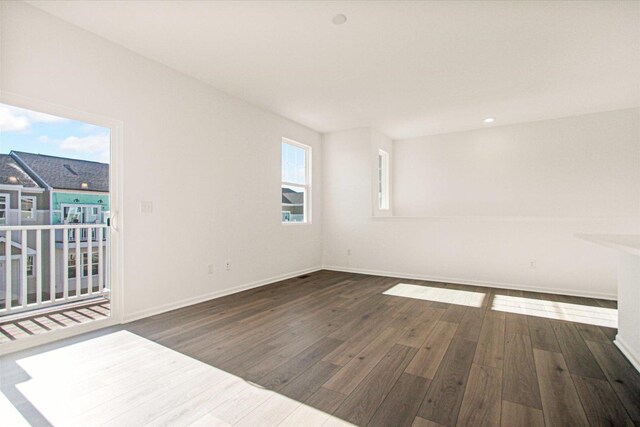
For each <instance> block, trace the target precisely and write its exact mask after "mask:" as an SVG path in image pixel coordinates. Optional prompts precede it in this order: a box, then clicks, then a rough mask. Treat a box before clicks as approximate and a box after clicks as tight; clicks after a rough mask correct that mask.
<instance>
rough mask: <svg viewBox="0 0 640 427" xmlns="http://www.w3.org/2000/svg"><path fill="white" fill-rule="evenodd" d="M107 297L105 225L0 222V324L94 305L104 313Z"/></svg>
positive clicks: (107, 271) (106, 230)
mask: <svg viewBox="0 0 640 427" xmlns="http://www.w3.org/2000/svg"><path fill="white" fill-rule="evenodd" d="M7 260H10V261H9V262H8V261H7ZM109 301H110V287H109V233H108V227H107V226H106V225H105V224H74V225H24V226H5V227H0V325H5V324H8V323H12V322H20V321H21V320H25V319H30V318H36V317H38V316H40V315H42V313H65V312H68V311H69V310H79V309H85V308H86V307H91V306H100V307H101V308H100V309H98V310H97V311H98V312H100V313H101V315H102V314H104V313H103V312H104V310H105V307H107V308H106V310H107V312H108V310H109V309H108V307H109ZM87 313H89V312H85V315H86V314H87ZM47 315H49V314H47ZM66 316H67V317H68V315H66ZM72 317H73V316H72ZM84 317H87V316H84ZM84 317H83V319H84ZM88 317H89V318H91V315H89V316H88ZM95 317H96V318H99V317H100V316H98V315H96V316H95ZM102 317H104V316H102ZM84 320H86V319H84ZM63 323H64V322H63ZM72 323H73V322H72ZM18 328H19V329H22V330H23V331H24V329H25V328H24V327H22V328H20V327H19V326H18ZM45 329H46V328H45ZM0 334H4V335H5V336H7V334H6V333H4V332H2V328H1V327H0ZM18 335H20V334H18ZM3 338H5V337H3ZM9 339H17V338H16V337H15V336H13V335H12V337H10V338H9Z"/></svg>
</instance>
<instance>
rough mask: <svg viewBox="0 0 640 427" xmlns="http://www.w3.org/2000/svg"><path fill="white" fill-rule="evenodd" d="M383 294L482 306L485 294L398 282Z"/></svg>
mask: <svg viewBox="0 0 640 427" xmlns="http://www.w3.org/2000/svg"><path fill="white" fill-rule="evenodd" d="M383 294H384V295H392V296H396V297H405V298H414V299H421V300H424V301H436V302H444V303H447V304H458V305H466V306H469V307H482V302H483V301H484V297H485V294H484V293H482V292H470V291H460V290H457V289H447V288H434V287H431V286H419V285H409V284H407V283H399V284H397V285H395V286H394V287H392V288H391V289H387V290H386V291H384V292H383Z"/></svg>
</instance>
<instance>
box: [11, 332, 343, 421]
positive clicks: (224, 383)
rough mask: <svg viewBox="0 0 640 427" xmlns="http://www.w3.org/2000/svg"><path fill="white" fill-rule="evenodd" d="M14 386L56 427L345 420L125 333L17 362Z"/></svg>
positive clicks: (99, 338)
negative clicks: (19, 372)
mask: <svg viewBox="0 0 640 427" xmlns="http://www.w3.org/2000/svg"><path fill="white" fill-rule="evenodd" d="M17 364H18V366H19V367H20V368H22V369H23V370H24V372H25V373H26V374H27V375H28V377H29V378H30V379H29V380H27V381H25V382H22V383H19V384H17V385H16V388H17V389H18V390H19V391H20V393H22V395H24V397H25V398H26V399H27V400H28V401H29V402H30V403H31V404H32V405H33V407H35V409H36V410H37V411H38V412H39V413H40V414H41V415H42V416H43V417H44V418H46V420H47V421H49V422H50V423H52V424H53V425H59V426H88V425H96V424H100V425H112V426H124V425H131V426H133V425H135V426H142V425H154V426H156V425H192V423H195V424H197V425H207V426H229V425H234V426H235V425H237V426H256V425H259V424H261V423H262V424H268V425H281V426H301V425H305V426H314V425H315V426H321V425H322V426H348V425H350V424H348V423H346V422H344V421H342V420H339V419H337V418H334V417H332V416H331V415H329V414H325V413H324V412H321V411H319V410H317V409H314V408H312V407H310V406H306V405H304V404H302V403H300V402H296V401H295V400H293V399H289V398H288V397H285V396H282V395H280V394H278V393H276V392H273V391H270V390H266V389H264V388H262V387H260V386H257V385H255V384H252V383H249V382H247V381H245V380H243V379H242V378H238V377H236V376H234V375H231V374H229V373H227V372H225V371H223V370H220V369H217V368H215V367H213V366H210V365H207V364H205V363H202V362H199V361H197V360H195V359H192V358H190V357H187V356H185V355H183V354H180V353H178V352H176V351H173V350H171V349H168V348H166V347H163V346H161V345H159V344H156V343H154V342H152V341H149V340H147V339H145V338H142V337H139V336H137V335H135V334H132V333H130V332H127V331H118V332H114V333H111V334H108V335H105V336H101V337H98V338H93V339H90V340H87V341H84V342H80V343H77V344H73V345H70V346H67V347H62V348H59V349H56V350H52V351H48V352H44V353H41V354H37V355H35V356H31V357H27V358H24V359H20V360H18V361H17Z"/></svg>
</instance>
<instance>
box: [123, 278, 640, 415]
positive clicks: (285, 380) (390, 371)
mask: <svg viewBox="0 0 640 427" xmlns="http://www.w3.org/2000/svg"><path fill="white" fill-rule="evenodd" d="M398 283H408V284H414V285H422V286H431V287H439V288H446V289H452V290H465V291H473V292H481V293H484V294H485V298H484V300H483V303H482V306H481V307H473V306H465V305H456V304H447V303H444V302H435V301H424V300H419V299H413V298H405V297H398V296H389V295H383V294H382V293H383V292H384V291H386V290H387V289H389V288H391V287H392V286H394V285H396V284H398ZM496 295H511V296H520V297H525V298H531V299H535V300H540V299H542V300H550V301H557V302H567V303H571V304H580V305H585V306H593V307H605V308H612V307H615V303H612V302H611V301H603V300H595V299H589V298H577V297H568V296H567V297H565V296H560V295H546V294H539V293H527V292H520V291H506V290H499V289H492V288H481V287H473V286H463V285H452V284H443V283H432V282H421V281H415V280H404V279H402V280H401V279H394V278H384V277H374V276H366V275H357V274H349V273H338V272H330V271H320V272H317V273H314V274H311V275H308V276H306V277H301V278H294V279H290V280H286V281H283V282H279V283H276V284H273V285H269V286H266V287H262V288H258V289H254V290H250V291H247V292H242V293H239V294H235V295H231V296H228V297H225V298H221V299H217V300H212V301H209V302H206V303H202V304H198V305H194V306H191V307H188V308H184V309H180V310H176V311H172V312H169V313H164V314H161V315H158V316H154V317H150V318H147V319H143V320H140V321H138V322H135V323H132V324H129V325H126V327H125V329H127V330H129V331H131V332H133V333H136V334H138V335H140V336H143V337H145V338H148V339H150V340H153V341H156V342H158V343H160V344H162V345H164V346H166V347H169V348H171V349H173V350H176V351H179V352H181V353H183V354H186V355H188V356H191V357H193V358H196V359H198V360H200V361H203V362H206V363H208V364H211V365H213V366H215V367H217V368H220V369H223V370H225V371H227V372H229V373H232V374H234V375H237V376H240V377H242V378H244V379H246V380H248V381H251V382H254V383H257V384H259V385H262V386H264V387H267V388H269V389H272V390H275V391H277V392H279V393H281V394H283V395H285V396H288V397H291V398H293V399H295V400H298V401H300V402H304V403H305V404H307V405H310V406H313V407H315V408H317V409H320V410H322V411H324V412H327V413H331V414H334V415H335V416H337V417H339V418H341V419H343V420H346V421H349V422H351V423H353V424H356V425H371V426H405V425H406V426H409V425H412V424H413V425H416V426H438V425H444V426H454V425H460V426H480V425H503V426H516V425H547V426H568V425H575V426H580V425H594V426H605V425H610V426H624V425H630V426H632V425H634V424H635V425H636V426H637V425H640V374H639V373H638V372H637V371H635V369H634V368H633V367H632V366H631V365H630V363H629V362H628V361H627V360H626V359H625V358H624V356H622V354H621V353H620V352H619V351H618V349H617V348H616V347H615V346H614V344H613V343H612V340H613V338H614V336H615V329H611V328H606V327H600V326H593V325H589V324H579V323H572V322H566V321H560V320H552V319H547V318H543V317H534V316H526V315H520V314H513V313H505V312H501V311H496V310H494V309H492V300H493V298H494V296H496Z"/></svg>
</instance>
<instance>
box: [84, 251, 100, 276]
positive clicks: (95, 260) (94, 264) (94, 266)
mask: <svg viewBox="0 0 640 427" xmlns="http://www.w3.org/2000/svg"><path fill="white" fill-rule="evenodd" d="M81 256H82V261H81V263H80V267H81V268H82V277H89V276H88V273H89V263H88V260H89V253H88V252H82V255H81ZM99 263H100V256H99V254H98V252H97V251H93V252H91V276H92V277H95V276H97V275H98V274H99V273H100V266H99V265H98V264H99ZM94 270H95V273H94V272H93V271H94Z"/></svg>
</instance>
